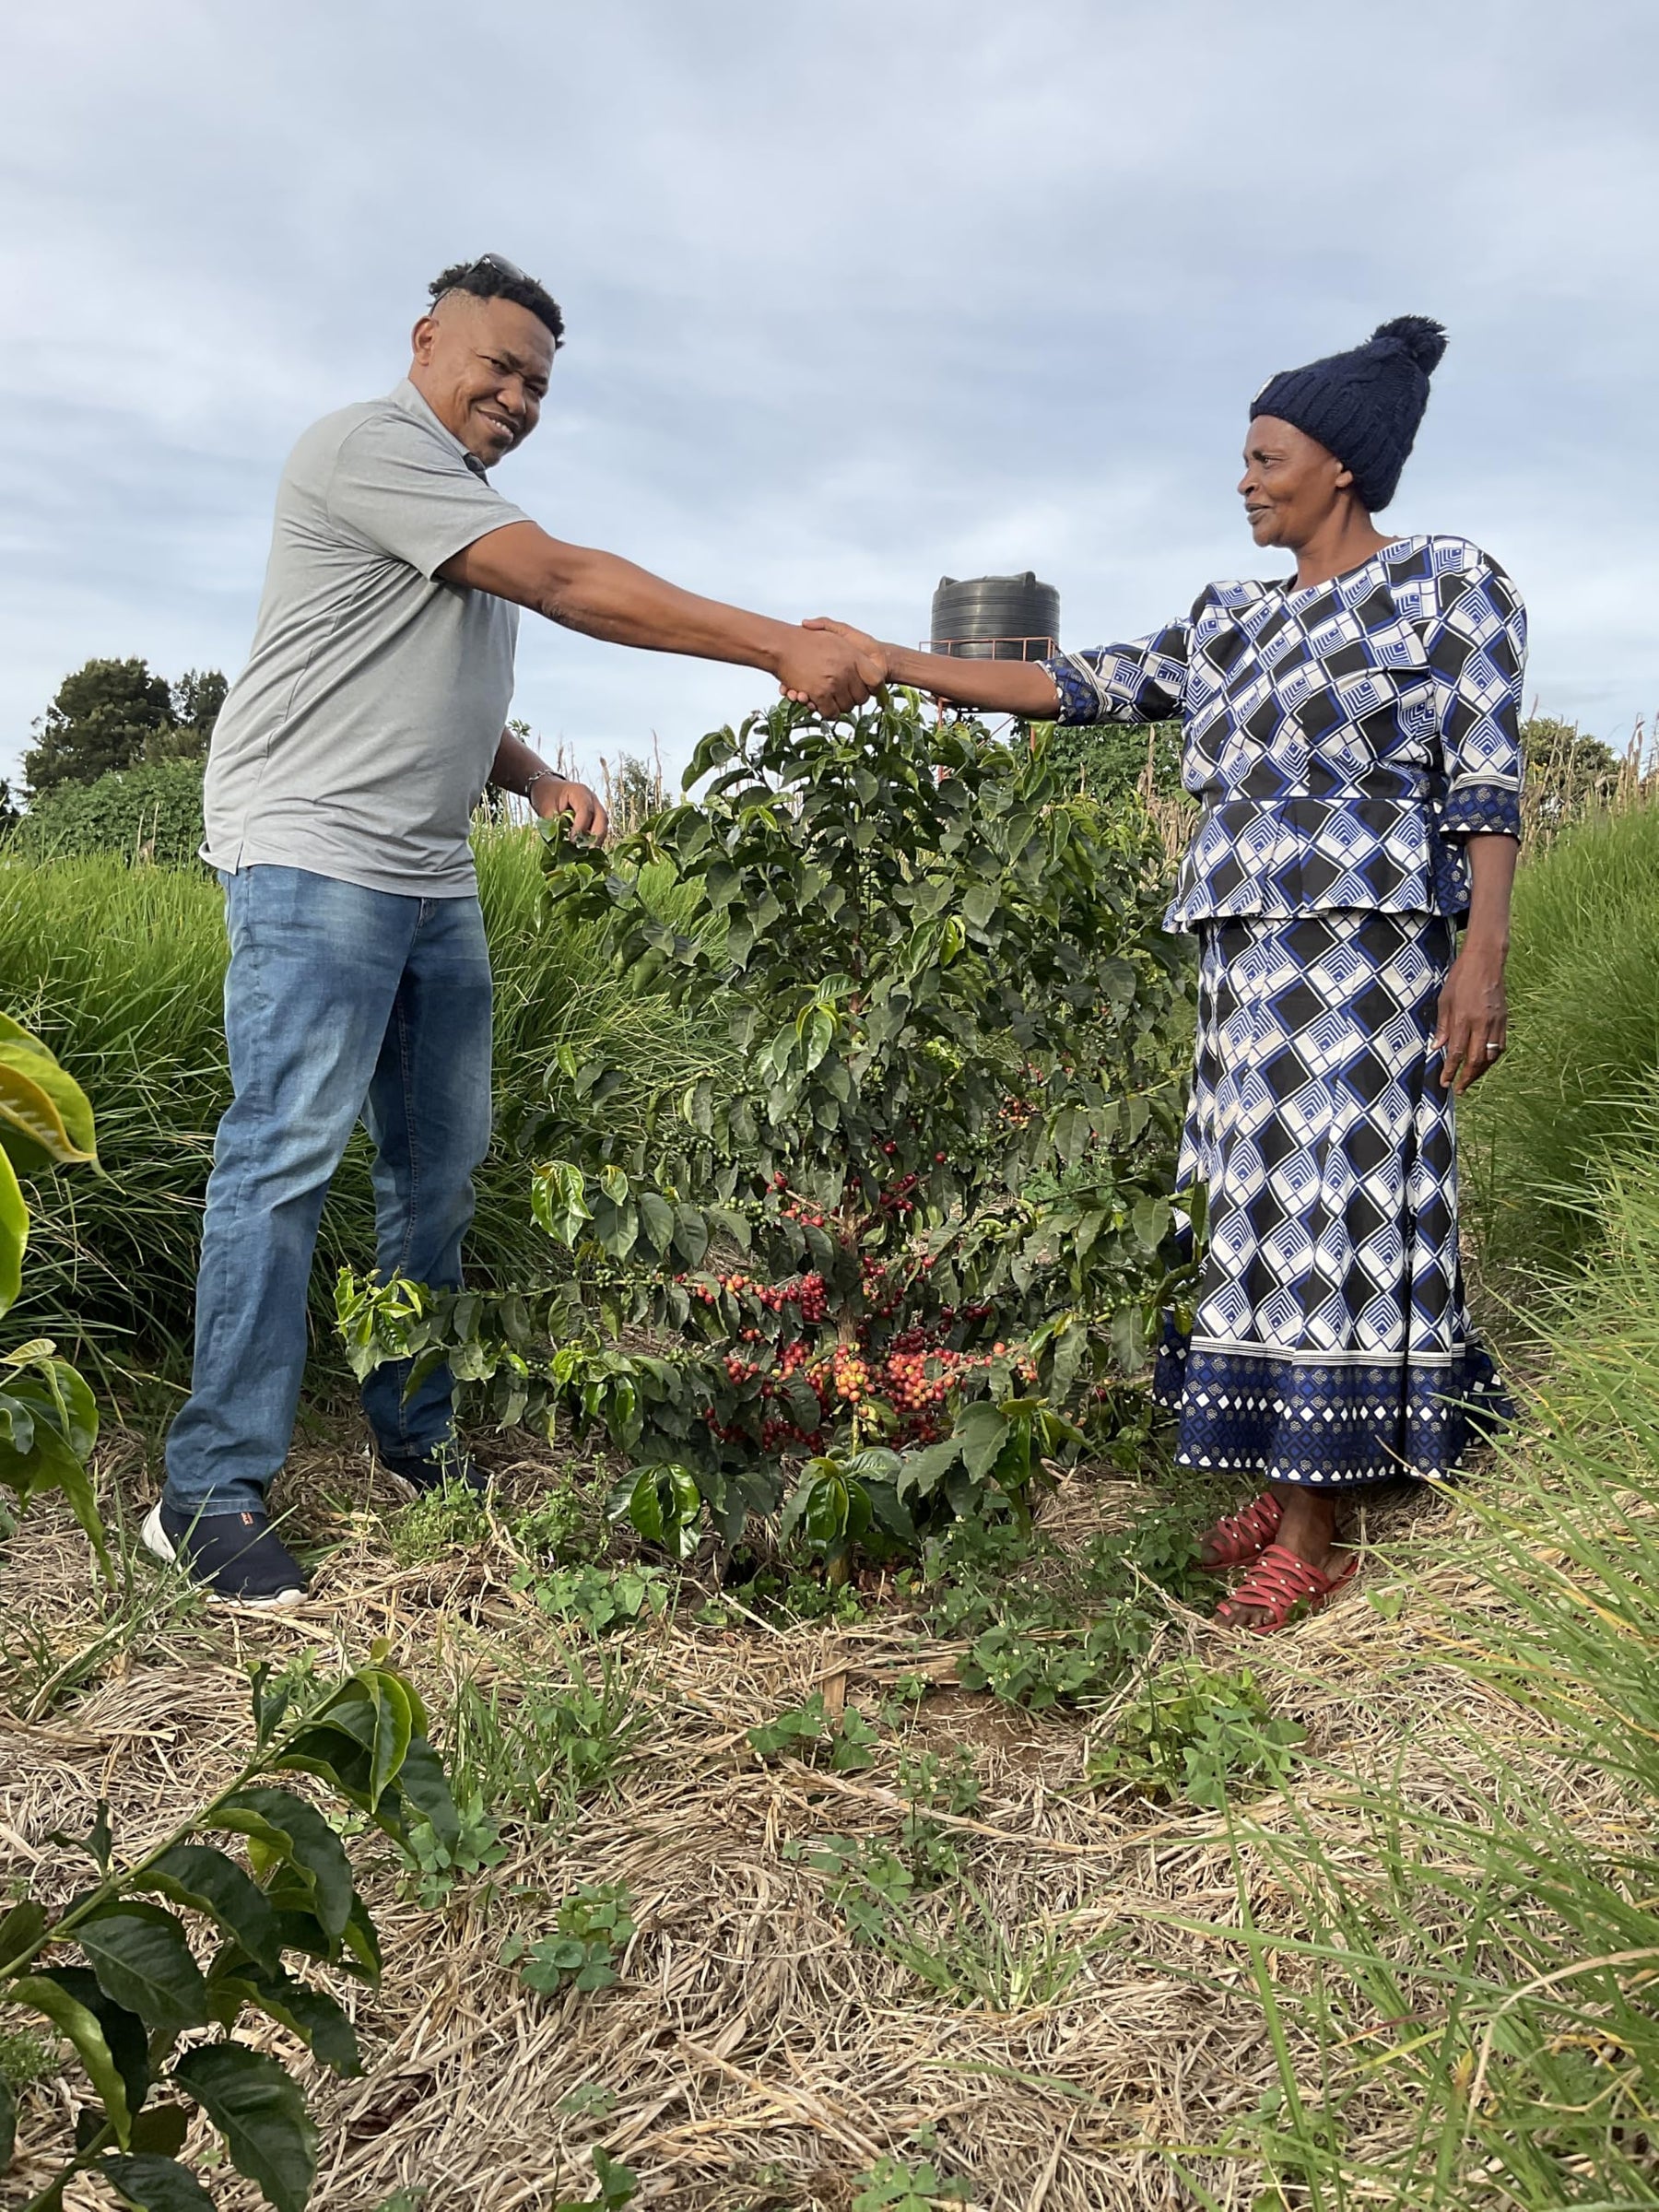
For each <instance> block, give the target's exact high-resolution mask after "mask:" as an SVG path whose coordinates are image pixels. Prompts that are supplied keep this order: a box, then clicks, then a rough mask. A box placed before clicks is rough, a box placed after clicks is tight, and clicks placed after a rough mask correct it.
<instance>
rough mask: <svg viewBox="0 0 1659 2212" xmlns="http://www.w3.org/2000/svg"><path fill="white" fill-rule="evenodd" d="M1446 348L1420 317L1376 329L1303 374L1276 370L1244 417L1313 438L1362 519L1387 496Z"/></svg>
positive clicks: (1439, 335) (1400, 318)
mask: <svg viewBox="0 0 1659 2212" xmlns="http://www.w3.org/2000/svg"><path fill="white" fill-rule="evenodd" d="M1445 350H1446V334H1445V332H1444V331H1443V330H1442V329H1441V326H1440V324H1438V323H1431V322H1430V320H1429V318H1428V316H1427V315H1396V316H1395V318H1394V321H1393V322H1392V323H1382V324H1378V326H1377V328H1376V329H1375V330H1374V331H1372V333H1371V336H1370V337H1369V338H1367V340H1366V341H1365V343H1364V345H1363V346H1356V347H1354V348H1353V349H1352V351H1351V352H1348V353H1333V354H1330V355H1328V356H1327V357H1326V359H1324V360H1323V361H1310V362H1309V364H1308V366H1307V367H1306V368H1305V369H1282V370H1281V371H1279V373H1278V375H1277V376H1276V377H1272V378H1270V379H1269V380H1268V382H1266V383H1265V384H1264V385H1263V386H1262V388H1261V390H1260V391H1259V392H1258V393H1257V394H1256V395H1255V397H1254V399H1253V400H1252V401H1251V403H1250V418H1251V420H1252V421H1254V420H1255V418H1256V417H1257V416H1258V415H1272V416H1274V417H1275V418H1277V420H1278V421H1280V422H1288V423H1292V424H1294V425H1295V427H1296V428H1297V429H1299V430H1305V431H1306V432H1307V434H1308V436H1309V437H1310V438H1317V439H1318V441H1319V442H1320V444H1321V445H1323V446H1324V448H1325V450H1326V452H1327V453H1335V456H1336V458H1337V460H1338V461H1340V462H1341V463H1342V465H1343V466H1344V468H1346V469H1348V470H1349V471H1351V473H1352V475H1353V478H1354V496H1355V498H1356V499H1358V500H1359V504H1360V505H1361V506H1362V507H1363V508H1364V509H1365V511H1366V512H1367V513H1368V514H1377V513H1380V512H1381V511H1382V509H1383V508H1384V507H1386V506H1387V504H1388V502H1389V500H1392V499H1393V498H1394V489H1395V487H1396V486H1397V485H1398V483H1399V481H1400V471H1401V470H1402V469H1403V468H1404V467H1405V465H1406V454H1407V453H1410V451H1411V446H1412V441H1413V440H1414V439H1415V438H1416V436H1417V433H1418V423H1420V422H1421V421H1422V419H1423V409H1424V407H1425V406H1427V405H1428V404H1429V375H1430V371H1431V370H1432V369H1433V368H1434V366H1435V364H1436V362H1438V361H1439V359H1440V358H1441V354H1442V353H1444V352H1445Z"/></svg>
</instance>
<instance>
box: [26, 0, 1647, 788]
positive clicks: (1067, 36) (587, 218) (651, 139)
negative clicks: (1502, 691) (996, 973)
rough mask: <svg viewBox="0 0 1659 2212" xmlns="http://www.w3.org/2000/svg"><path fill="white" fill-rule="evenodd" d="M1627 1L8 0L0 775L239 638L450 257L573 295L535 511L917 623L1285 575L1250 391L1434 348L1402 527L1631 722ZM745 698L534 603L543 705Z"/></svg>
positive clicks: (727, 673) (1633, 327) (625, 548)
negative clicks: (92, 684) (1050, 600)
mask: <svg viewBox="0 0 1659 2212" xmlns="http://www.w3.org/2000/svg"><path fill="white" fill-rule="evenodd" d="M1656 65H1659V10H1655V9H1654V8H1653V6H1652V0H1630V4H1629V5H1627V4H1625V0H1578V4H1577V5H1576V6H1571V7H1566V6H1561V5H1560V0H1457V4H1456V5H1455V6H1448V5H1447V4H1446V0H1390V4H1389V6H1387V7H1385V8H1380V7H1378V6H1374V5H1372V6H1363V5H1360V4H1359V0H1257V4H1256V5H1254V6H1241V5H1239V0H1018V5H1015V4H1014V0H816V4H815V5H811V6H803V5H795V6H790V5H780V4H779V0H697V4H696V5H687V0H606V5H605V6H594V5H593V4H592V0H584V4H583V5H577V4H576V0H532V4H531V5H529V6H524V7H519V8H515V9H510V10H508V11H506V12H505V13H500V12H498V11H492V10H488V9H465V8H458V7H455V6H453V5H446V6H437V5H434V4H433V0H395V5H393V4H392V0H283V6H281V7H280V8H277V7H271V6H266V7H262V8H253V7H250V6H241V5H234V4H233V0H216V4H214V5H205V4H203V5H192V4H190V0H147V5H146V6H144V7H142V8H136V7H134V6H131V5H130V0H54V5H53V7H52V8H50V9H47V8H43V7H42V8H33V9H30V10H28V11H27V12H26V11H25V10H23V9H22V8H20V7H14V8H12V9H8V10H7V11H6V28H5V29H4V30H0V264H3V265H4V276H5V281H4V285H3V287H0V302H3V306H0V315H3V318H4V320H3V325H0V328H3V334H4V344H3V345H0V773H4V772H5V771H6V769H7V768H8V767H9V766H10V765H12V763H13V762H15V759H16V756H17V754H18V752H19V751H20V750H21V749H22V747H23V746H24V745H25V744H26V743H27V742H28V741H29V723H30V721H31V720H32V719H33V717H34V716H36V715H37V714H39V713H40V712H41V710H42V708H43V707H44V706H45V704H46V702H47V700H49V699H50V697H51V695H52V693H53V689H54V688H55V687H56V684H57V682H58V680H59V678H60V677H62V675H63V674H64V673H65V670H67V669H69V668H71V667H73V666H75V665H77V664H78V663H79V662H80V661H82V660H84V659H85V658H87V657H88V655H90V654H100V655H104V654H108V655H118V654H119V655H124V654H129V653H142V654H144V655H146V656H147V657H148V659H149V660H150V662H151V664H152V665H153V666H155V667H157V668H159V669H160V670H161V671H163V672H164V673H166V674H168V675H170V676H171V675H176V674H177V673H178V672H179V671H181V670H182V669H183V668H185V667H187V666H192V665H194V666H203V665H219V666H222V667H224V668H225V669H226V670H228V671H229V672H232V673H233V672H234V671H235V669H236V667H237V666H238V665H239V663H240V660H241V656H242V654H243V653H244V651H245V649H246V645H247V642H248V639H249V636H250V632H251V628H252V623H253V611H254V606H255V603H256V599H257V595H258V591H259V584H260V578H261V572H262V570H263V566H264V560H265V543H266V536H267V532H268V527H269V511H270V500H271V493H272V488H273V485H274V483H275V479H276V477H277V471H278V469H279V467H280V465H281V463H282V459H283V456H284V454H285V453H286V451H287V449H288V445H289V444H290V443H291V441H292V440H293V438H294V437H295V435H296V433H297V432H298V431H299V430H300V429H301V428H302V427H303V426H304V425H305V424H306V423H307V422H308V421H309V420H311V419H312V418H314V417H316V416H317V415H320V414H323V413H324V412H326V411H327V410H329V409H330V408H332V407H335V406H341V405H343V404H345V403H346V402H347V401H350V400H354V399H358V398H362V397H365V396H368V395H369V394H373V393H375V392H378V391H382V390H384V389H386V388H387V387H389V386H390V385H391V384H392V383H393V382H394V381H395V380H396V378H397V377H398V376H399V375H400V374H401V373H402V371H403V368H404V366H405V362H406V333H407V330H408V326H409V324H410V323H411V322H412V320H413V318H414V315H415V313H416V312H417V311H418V307H419V304H420V302H421V299H422V294H423V287H424V284H425V282H426V280H427V278H428V277H430V276H431V275H432V274H434V273H435V272H436V270H437V269H438V268H439V267H441V265H443V264H444V263H445V262H448V261H451V260H454V259H456V258H460V257H464V256H466V255H470V254H473V253H478V252H480V251H483V250H486V249H489V248H494V249H496V250H498V251H500V252H501V253H506V254H508V255H509V256H511V257H512V259H514V260H516V261H519V262H521V263H523V264H524V266H526V267H527V268H530V269H532V270H533V271H535V274H537V275H538V276H539V277H542V278H543V280H544V281H545V282H546V283H547V285H548V286H549V288H551V289H552V290H553V291H554V292H555V293H556V294H557V296H558V297H559V300H561V302H562V303H563V306H564V309H565V312H566V316H567V321H568V324H569V337H570V342H569V345H568V347H567V348H566V350H565V352H564V353H563V354H562V355H561V357H560V359H559V365H558V368H557V370H556V371H555V376H554V385H553V392H552V395H551V398H550V400H549V403H548V406H547V412H546V413H545V415H544V417H543V423H542V428H541V429H540V430H539V431H538V433H537V435H536V437H535V441H533V443H532V444H531V445H530V446H528V447H527V448H526V449H525V451H524V453H521V454H518V455H515V456H513V458H512V460H510V461H509V462H508V463H507V464H506V465H505V466H504V467H503V468H502V469H501V471H500V475H499V477H498V478H497V481H498V482H499V483H500V486H501V488H502V489H503V490H505V491H506V492H508V494H509V496H511V497H512V498H513V499H515V500H518V501H519V502H520V503H521V504H522V505H524V507H526V508H527V509H528V510H529V511H530V512H532V513H533V514H535V516H536V517H537V518H538V519H539V520H540V521H542V522H543V523H544V524H546V526H547V528H549V529H550V530H552V531H554V532H555V533H556V534H557V535H561V536H566V537H571V538H574V539H577V540H580V541H582V542H585V543H589V544H596V545H603V546H607V547H613V548H614V549H616V550H618V551H619V552H625V553H627V554H629V555H630V556H632V557H633V558H635V559H639V560H641V561H643V562H645V563H646V564H647V565H649V566H651V567H653V568H656V569H658V570H660V571H664V572H665V573H666V574H667V575H669V576H671V577H673V578H674V579H675V580H676V581H677V582H682V583H685V584H688V585H690V586H692V587H693V588H695V589H697V590H700V591H705V592H710V593H712V594H717V595H719V596H722V597H726V598H734V599H737V600H741V601H745V602H747V603H748V604H750V605H752V606H759V607H762V608H764V609H766V610H767V611H769V612H771V613H775V614H778V615H782V616H784V617H788V618H795V617H798V616H803V615H807V614H812V613H817V612H820V611H826V612H831V613H838V614H841V615H844V616H846V617H848V618H851V619H854V620H857V621H859V622H862V623H864V624H865V625H867V626H869V627H871V628H873V629H877V630H879V631H880V632H882V633H883V634H885V635H888V636H896V637H899V638H901V639H903V640H906V641H914V640H917V639H920V638H921V637H922V636H923V635H924V632H925V629H926V626H927V609H928V601H929V596H930V594H931V592H932V589H933V586H934V584H935V582H936V581H937V579H938V577H939V575H940V574H941V573H942V572H946V571H948V572H949V573H951V574H954V575H974V574H978V573H981V572H983V571H1004V570H1010V569H1023V568H1027V567H1033V568H1035V569H1036V570H1037V571H1038V572H1039V573H1040V574H1041V575H1042V576H1044V577H1046V578H1047V579H1049V580H1050V581H1052V582H1054V583H1055V584H1057V585H1058V586H1059V589H1060V593H1061V603H1062V625H1063V629H1064V631H1065V636H1066V640H1067V642H1069V643H1072V644H1075V645H1082V644H1089V643H1094V642H1099V641H1101V640H1103V639H1105V638H1108V637H1112V636H1119V637H1121V636H1128V635H1134V634H1135V633H1136V632H1138V631H1141V630H1144V629H1149V628H1151V627H1152V626H1153V625H1154V624H1156V623H1157V622H1158V621H1159V620H1160V619H1162V618H1165V617H1167V616H1168V615H1169V614H1171V612H1173V611H1175V610H1177V609H1179V608H1182V607H1184V606H1186V605H1187V604H1188V603H1190V601H1191V599H1192V598H1193V596H1194V593H1195V591H1196V589H1197V588H1198V586H1199V585H1200V584H1201V583H1202V582H1205V581H1206V579H1207V578H1209V577H1212V576H1217V575H1227V574H1233V573H1238V572H1240V571H1242V572H1244V573H1260V572H1263V564H1264V560H1266V562H1267V571H1266V572H1269V573H1271V572H1272V559H1273V557H1271V556H1268V557H1264V556H1262V555H1260V554H1257V553H1256V552H1254V550H1253V547H1251V545H1250V543H1249V540H1248V538H1247V536H1246V535H1245V532H1244V529H1243V526H1242V524H1241V518H1240V515H1239V512H1238V503H1237V500H1236V499H1235V498H1234V495H1233V484H1234V481H1235V478H1236V476H1237V470H1238V448H1239V443H1240V438H1241V429H1242V424H1243V418H1244V410H1245V406H1246V404H1247V402H1248V399H1249V396H1250V394H1252V393H1253V391H1254V390H1255V389H1256V388H1257V386H1258V385H1259V384H1260V383H1261V382H1263V381H1264V379H1265V376H1266V375H1267V374H1268V373H1269V372H1270V371H1273V370H1276V369H1278V368H1281V367H1286V366H1289V365H1291V364H1293V363H1296V362H1300V361H1302V360H1304V359H1309V358H1310V357H1312V356H1314V355H1317V354H1321V353H1324V352H1328V351H1330V350H1332V349H1333V348H1335V347H1339V346H1343V345H1347V344H1350V343H1352V342H1354V341H1355V340H1357V339H1358V338H1359V337H1362V336H1363V335H1365V334H1366V333H1367V332H1368V331H1369V330H1370V329H1371V326H1372V325H1373V324H1375V323H1377V322H1378V321H1380V320H1382V318H1384V317H1386V316H1390V315H1394V314H1399V313H1402V312H1419V313H1430V314H1434V315H1437V316H1439V317H1441V319H1442V320H1443V321H1444V322H1445V323H1446V324H1447V325H1448V327H1449V329H1450V331H1451V334H1452V345H1451V349H1450V351H1449V352H1448V355H1447V357H1446V359H1445V362H1444V364H1443V366H1442V368H1441V371H1439V373H1438V374H1437V376H1436V379H1435V385H1434V397H1433V400H1432V403H1431V405H1430V412H1429V416H1428V418H1427V421H1426V423H1425V426H1424V429H1423V433H1422V436H1421V438H1420V440H1419V442H1418V453H1417V456H1416V458H1415V460H1414V462H1413V464H1412V465H1411V467H1410V468H1409V469H1408V471H1407V473H1406V480H1405V483H1404V485H1403V487H1402V490H1401V493H1400V496H1399V498H1398V499H1397V500H1396V501H1395V504H1394V508H1393V509H1392V510H1391V511H1390V512H1389V515H1388V518H1387V519H1388V522H1389V524H1391V525H1392V526H1393V527H1394V529H1396V530H1398V531H1402V532H1405V531H1410V530H1418V529H1445V530H1455V531H1459V532H1462V533H1464V534H1465V535H1470V536H1472V537H1475V538H1477V539H1478V540H1479V541H1480V542H1481V543H1482V544H1483V545H1485V546H1486V547H1488V549H1489V550H1490V551H1491V552H1492V553H1494V554H1495V555H1496V556H1497V558H1498V559H1500V560H1501V561H1502V562H1503V563H1504V565H1505V566H1506V567H1507V568H1508V569H1509V570H1510V571H1511V572H1512V574H1513V575H1514V576H1515V577H1516V579H1517V580H1518V582H1520V584H1521V586H1522V588H1523V590H1524V593H1525V595H1526V597H1527V599H1528V602H1529V604H1530V606H1531V610H1532V618H1533V661H1532V674H1531V677H1530V683H1529V688H1530V689H1531V690H1532V692H1533V693H1535V696H1536V699H1537V700H1538V702H1539V704H1540V706H1541V707H1542V708H1543V709H1544V710H1545V711H1547V712H1556V713H1561V714H1565V715H1570V716H1571V717H1574V718H1576V719H1578V720H1580V721H1582V722H1583V724H1585V726H1587V727H1589V728H1592V729H1594V730H1595V731H1597V732H1599V733H1601V734H1602V735H1606V736H1609V737H1614V738H1619V739H1622V738H1623V737H1624V736H1625V735H1628V733H1629V731H1630V726H1631V724H1633V722H1634V721H1635V719H1636V717H1637V716H1639V715H1643V714H1648V713H1651V712H1652V711H1653V708H1654V707H1655V706H1656V705H1659V642H1656V629H1655V622H1654V608H1655V606H1656V605H1659V544H1656V542H1655V535H1654V532H1653V527H1652V523H1651V518H1650V515H1649V512H1648V505H1647V502H1648V500H1649V499H1650V498H1651V497H1652V496H1653V485H1654V479H1655V474H1656V472H1655V466H1654V463H1655V460H1656V458H1659V453H1656V443H1659V441H1656V438H1655V430H1654V413H1655V410H1654V406H1653V398H1652V394H1651V385H1652V382H1653V373H1654V371H1653V363H1654V359H1655V351H1656V345H1655V341H1656V337H1659V255H1656V254H1655V253H1654V251H1653V243H1652V232H1653V215H1654V211H1655V209H1656V208H1659V175H1656V171H1659V152H1656V141H1655V134H1654V125H1653V87H1654V84H1655V81H1656ZM765 690H766V684H765V680H764V679H763V678H761V677H758V676H755V675H754V674H752V673H749V672H746V671H741V670H731V669H720V668H712V667H708V666H704V665H698V664H693V663H688V662H682V661H673V660H667V659H664V658H660V657H658V656H655V655H652V654H645V653H629V652H625V651H622V650H619V649H618V648H615V647H610V646H601V645H597V644H594V643H593V642H591V641H588V640H586V639H582V638H579V637H573V636H571V635H569V634H567V633H565V632H561V631H559V630H556V629H552V628H551V627H550V626H548V625H547V624H544V623H540V622H536V621H535V620H534V619H533V618H526V619H525V623H524V632H523V644H522V647H521V653H520V663H519V695H518V702H517V709H516V711H517V712H522V713H523V714H524V715H525V716H526V717H527V718H528V719H529V721H530V722H531V723H532V724H534V725H535V728H536V729H537V730H538V731H539V732H540V733H542V734H543V735H545V736H546V737H547V738H548V739H553V738H556V737H558V736H560V735H562V736H563V737H564V738H565V739H566V740H567V742H568V743H569V744H570V745H571V747H572V749H573V750H574V751H575V753H576V754H577V756H578V758H579V759H582V761H583V762H584V764H586V765H588V766H589V767H590V768H591V767H593V766H594V764H596V762H597V759H598V758H599V757H600V756H601V755H602V754H607V755H609V756H611V757H612V758H614V757H615V755H616V753H617V752H618V750H620V749H629V748H630V749H634V750H642V749H645V748H647V747H649V745H650V742H651V739H652V735H653V733H655V734H656V735H658V736H659V737H660V740H661V743H662V746H663V748H664V751H665V754H666V755H667V756H668V757H669V758H670V759H672V760H678V759H683V758H684V756H685V754H686V752H687V750H688V747H689V746H690V744H691V743H692V742H693V741H694V740H695V738H696V736H697V735H699V734H700V732H701V731H702V730H703V729H705V728H706V727H708V726H710V725H711V724H715V723H718V722H720V721H724V720H725V719H726V718H728V717H729V716H732V715H734V714H737V713H740V712H742V711H743V710H744V709H745V708H746V707H747V705H749V704H752V703H757V702H758V701H759V699H760V698H761V697H762V695H763V694H764V692H765Z"/></svg>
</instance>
